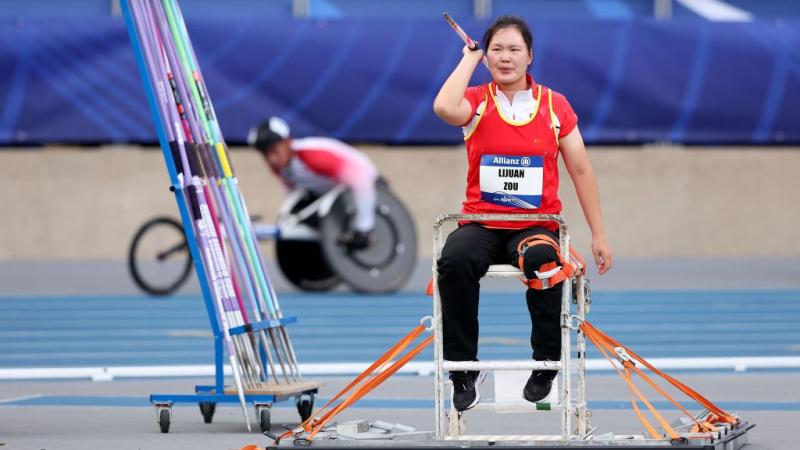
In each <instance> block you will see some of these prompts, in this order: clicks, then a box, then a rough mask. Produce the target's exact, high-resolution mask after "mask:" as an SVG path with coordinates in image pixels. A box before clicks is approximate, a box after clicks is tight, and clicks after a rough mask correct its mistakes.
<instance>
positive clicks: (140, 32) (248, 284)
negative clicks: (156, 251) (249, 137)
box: [123, 0, 302, 428]
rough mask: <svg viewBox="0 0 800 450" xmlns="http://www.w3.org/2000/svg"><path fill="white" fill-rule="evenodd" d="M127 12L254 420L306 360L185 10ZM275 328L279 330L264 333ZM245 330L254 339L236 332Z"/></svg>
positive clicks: (191, 234) (181, 200) (206, 290)
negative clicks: (286, 315) (267, 397)
mask: <svg viewBox="0 0 800 450" xmlns="http://www.w3.org/2000/svg"><path fill="white" fill-rule="evenodd" d="M123 7H124V8H125V9H126V12H127V14H126V18H127V19H128V20H129V24H128V26H129V31H130V32H131V37H132V40H133V43H134V47H138V48H135V50H136V51H137V52H139V53H140V55H141V56H142V60H143V62H144V64H143V66H146V69H145V68H144V67H142V66H141V65H140V69H142V70H143V72H145V71H146V73H143V77H144V78H145V79H146V82H145V85H146V90H147V91H148V96H149V98H150V105H151V109H152V112H153V116H154V120H155V122H156V128H157V131H158V135H159V139H160V141H161V147H162V150H163V151H164V158H165V160H166V162H167V168H168V170H169V173H170V177H171V178H172V184H173V187H174V188H175V191H176V198H177V201H178V206H179V209H180V211H181V215H182V217H183V221H184V229H185V230H186V234H187V238H188V242H189V243H190V245H189V247H190V249H191V251H192V257H193V258H194V261H195V267H196V269H197V273H198V277H199V279H200V284H201V286H202V288H203V294H204V295H205V296H206V299H209V298H212V299H213V304H214V306H215V309H216V315H217V319H218V323H219V324H220V328H221V329H222V332H223V334H224V338H225V345H226V350H227V353H228V355H229V358H230V365H231V369H232V372H233V377H234V381H235V384H236V391H237V394H238V396H239V400H240V402H241V403H242V410H243V412H244V414H245V418H246V419H247V411H246V409H245V398H244V393H245V390H248V391H250V390H253V391H257V390H261V389H263V388H264V387H265V385H266V384H272V383H273V382H274V384H284V385H285V384H295V383H300V382H301V381H302V380H301V377H300V372H299V370H298V367H297V358H296V357H295V354H294V350H293V348H292V343H291V340H290V339H289V335H288V333H287V331H286V329H285V328H284V327H283V326H282V325H279V326H275V324H276V323H281V321H280V319H281V318H282V317H283V314H282V313H281V309H280V306H279V305H278V300H277V297H276V296H275V291H274V289H273V287H272V282H271V281H270V279H269V276H268V275H267V272H266V270H265V267H264V264H263V261H264V260H263V258H262V256H261V250H260V249H259V246H258V244H257V240H256V238H255V234H254V232H253V227H252V224H251V223H250V216H249V214H248V212H247V207H246V206H245V203H244V199H243V198H242V194H241V192H240V190H239V188H238V181H237V179H236V176H235V174H234V173H233V167H232V166H231V163H230V159H229V158H228V148H227V146H226V145H225V141H224V140H223V138H222V132H221V130H220V127H219V123H218V122H217V119H216V115H215V113H214V107H213V106H212V104H211V99H210V98H209V96H208V92H207V90H206V87H205V83H204V81H203V77H202V74H201V73H200V69H199V67H198V63H197V58H196V56H195V53H194V49H193V48H192V44H191V42H190V40H189V35H188V33H187V31H186V26H185V24H184V21H183V16H182V15H181V12H180V9H179V8H178V6H177V4H176V0H127V1H126V2H125V3H124V4H123ZM187 205H188V206H187ZM188 224H191V225H188ZM265 322H268V323H269V324H270V326H262V325H259V324H264V323H265ZM241 327H244V329H245V330H246V331H247V332H246V333H241V334H237V333H233V334H232V333H231V332H230V331H231V329H241ZM259 350H261V351H263V353H264V355H265V358H262V357H260V352H259ZM264 360H266V362H265V361H264ZM266 365H268V367H265V366H266ZM276 366H277V370H276ZM274 384H273V386H274ZM248 428H249V421H248Z"/></svg>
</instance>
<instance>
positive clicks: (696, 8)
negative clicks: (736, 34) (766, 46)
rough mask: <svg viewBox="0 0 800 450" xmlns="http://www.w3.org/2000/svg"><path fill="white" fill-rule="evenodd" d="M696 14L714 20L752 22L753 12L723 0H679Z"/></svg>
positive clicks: (678, 0)
mask: <svg viewBox="0 0 800 450" xmlns="http://www.w3.org/2000/svg"><path fill="white" fill-rule="evenodd" d="M677 2H678V3H680V4H681V5H683V6H684V7H686V8H687V9H690V10H692V11H693V12H694V13H695V14H697V15H699V16H701V17H703V18H705V19H708V20H711V21H713V22H752V21H753V14H751V13H750V12H748V11H745V10H743V9H741V8H737V7H735V6H733V5H729V4H727V3H725V2H724V1H722V0H677Z"/></svg>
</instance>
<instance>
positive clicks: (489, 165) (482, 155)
mask: <svg viewBox="0 0 800 450" xmlns="http://www.w3.org/2000/svg"><path fill="white" fill-rule="evenodd" d="M528 80H529V83H530V86H531V91H532V96H533V101H534V102H535V104H534V107H533V111H535V114H534V113H531V114H530V117H527V118H523V119H522V120H512V119H510V118H508V117H505V115H504V114H503V111H502V110H501V109H500V107H499V106H498V100H497V98H496V95H497V86H496V85H495V84H494V83H489V84H484V85H481V86H474V87H470V88H468V89H467V91H466V92H465V94H464V98H466V99H467V101H469V103H470V105H471V106H472V114H471V117H470V119H469V121H468V122H467V123H466V124H465V125H464V135H465V136H464V140H465V141H466V147H467V160H468V164H469V166H468V170H467V190H466V200H465V201H464V203H463V206H462V213H464V214H479V213H505V214H508V213H512V214H513V213H528V214H559V213H560V212H561V200H560V199H559V198H558V183H559V180H558V150H559V144H558V139H560V138H563V137H564V136H566V135H568V134H569V133H570V132H572V130H573V129H575V126H576V125H577V122H578V117H577V115H576V114H575V111H574V110H573V109H572V107H571V106H570V104H569V102H568V101H567V99H566V98H565V97H564V96H563V95H561V94H559V93H557V92H553V91H552V90H550V89H548V88H545V87H544V86H542V85H539V84H536V83H535V82H534V81H533V80H532V78H531V77H530V76H528ZM556 134H557V135H558V139H557V138H556ZM487 225H488V226H492V227H498V228H525V227H529V226H545V227H547V228H550V229H556V228H557V227H558V226H557V225H556V224H555V223H537V222H491V223H487Z"/></svg>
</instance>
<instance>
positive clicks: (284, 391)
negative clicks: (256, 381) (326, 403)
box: [211, 381, 322, 396]
mask: <svg viewBox="0 0 800 450" xmlns="http://www.w3.org/2000/svg"><path fill="white" fill-rule="evenodd" d="M320 386H322V383H320V382H319V381H301V382H299V383H291V384H275V383H264V384H262V385H260V386H259V387H258V388H256V389H245V390H244V393H245V395H259V394H262V395H280V396H283V395H292V394H302V393H303V392H306V391H310V390H313V389H317V388H319V387H320ZM211 393H212V394H214V393H215V392H214V391H213V390H212V391H211ZM225 394H231V395H236V387H234V386H225Z"/></svg>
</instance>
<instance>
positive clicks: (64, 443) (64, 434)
mask: <svg viewBox="0 0 800 450" xmlns="http://www.w3.org/2000/svg"><path fill="white" fill-rule="evenodd" d="M626 264H627V268H625V267H626ZM2 266H3V267H0V269H2V270H0V274H2V275H0V286H2V292H0V342H2V345H0V447H3V448H12V449H83V448H108V449H117V448H119V449H129V448H131V449H133V448H146V449H161V448H164V449H166V448H170V449H174V448H241V447H242V446H244V445H247V444H258V445H260V446H262V447H263V446H265V445H267V444H268V441H267V439H266V438H264V437H262V436H260V435H259V434H258V433H250V434H248V433H246V430H245V428H244V424H243V420H242V418H241V411H240V410H239V408H238V407H236V406H220V407H219V408H218V410H217V413H216V415H215V418H214V422H213V423H212V424H204V423H203V421H202V418H201V416H200V413H199V411H198V409H197V407H196V406H194V405H190V406H176V407H175V408H174V409H173V421H172V427H171V429H170V432H169V433H168V434H161V433H160V432H159V431H158V426H157V424H156V420H155V414H154V410H153V408H152V406H151V405H150V404H149V402H148V396H149V394H151V393H175V394H186V393H191V392H193V387H194V385H196V384H208V383H210V377H208V376H200V377H184V378H179V377H167V376H153V377H132V376H130V375H128V376H126V375H125V374H124V373H121V374H120V376H118V377H116V378H115V379H113V380H109V381H91V380H89V379H88V377H87V376H83V375H82V376H81V378H75V379H70V378H69V376H68V375H63V374H65V373H66V372H64V371H63V368H65V367H72V368H98V367H107V368H114V367H144V368H150V369H158V368H162V369H163V368H164V367H208V366H209V365H210V364H211V362H212V348H211V337H210V332H209V330H208V319H207V317H206V316H205V310H204V307H203V305H202V301H201V300H200V297H199V296H198V295H197V293H196V286H189V287H187V288H186V289H185V290H184V291H183V292H182V293H180V294H179V295H177V296H175V297H172V298H168V299H150V298H147V297H144V296H142V295H139V294H138V293H136V292H135V290H133V288H132V287H131V286H130V282H129V281H128V280H127V278H126V276H125V275H124V269H123V268H121V267H117V266H114V265H113V264H107V263H103V264H99V263H98V264H97V265H92V264H69V265H66V264H65V263H21V264H16V263H15V264H10V263H8V264H4V265H2ZM768 266H769V267H768ZM427 267H429V262H421V264H420V268H419V270H418V273H417V274H416V275H415V276H414V277H413V279H412V280H411V282H410V283H409V286H408V288H407V289H406V290H404V291H403V292H400V293H398V294H395V295H391V296H358V295H353V294H350V293H348V292H346V291H343V290H340V291H338V292H335V293H333V294H329V295H309V294H302V293H298V292H295V291H292V290H291V289H289V288H288V287H287V286H285V284H283V283H281V282H280V281H278V282H277V284H278V288H279V291H280V294H279V295H280V300H281V305H282V307H283V309H284V312H285V314H287V315H296V316H297V317H298V319H299V321H298V323H297V324H293V325H291V326H290V328H289V330H290V333H291V336H292V339H293V341H294V345H295V349H296V351H297V354H298V357H299V359H300V362H301V365H303V366H304V367H306V368H311V370H310V371H309V370H306V371H305V372H306V378H308V379H313V380H319V381H322V382H323V383H324V386H323V387H322V388H321V391H320V399H319V400H318V401H320V400H324V399H326V398H329V397H330V396H331V395H333V394H334V393H336V392H338V390H339V389H340V388H341V387H342V386H344V385H345V384H346V383H347V382H348V381H349V380H350V379H351V378H352V376H351V375H331V374H330V371H328V374H325V372H326V370H325V368H326V367H327V368H336V367H345V366H346V365H345V363H361V364H362V365H363V363H368V362H370V361H372V360H374V359H375V358H376V357H377V356H379V355H380V354H381V353H382V352H383V351H385V350H386V349H387V348H388V347H389V346H390V345H391V344H392V343H393V342H394V341H396V340H397V339H398V338H399V337H400V336H402V335H403V334H405V333H406V332H407V331H408V330H409V329H410V328H411V327H412V326H413V325H414V324H415V323H416V320H417V319H418V318H419V317H421V316H423V315H426V314H429V313H430V301H429V299H428V298H427V297H425V296H424V295H421V294H420V292H421V289H422V286H423V285H424V281H425V279H426V273H427ZM759 267H764V269H763V270H764V273H758V271H759V270H762V269H758V268H759ZM778 267H779V269H776V265H775V264H774V261H773V264H769V265H765V264H759V263H758V262H756V263H755V264H754V262H753V261H748V262H747V264H744V262H741V261H628V262H626V261H618V264H617V269H625V270H619V272H618V273H623V274H624V276H622V275H614V276H611V275H610V276H609V277H603V278H602V279H598V280H596V282H595V286H596V288H595V292H594V301H593V306H592V313H591V315H590V320H592V322H593V323H594V324H595V325H597V326H598V327H600V328H601V329H603V330H605V331H607V332H608V333H609V334H611V335H612V336H614V337H616V338H617V339H619V340H621V341H622V342H624V343H626V344H627V345H629V346H631V347H632V348H633V349H634V350H636V351H637V352H638V353H640V354H642V355H644V356H646V357H648V358H652V359H654V360H661V361H670V362H669V364H671V365H672V366H671V367H672V369H671V370H669V371H670V373H672V374H674V375H677V376H678V377H679V378H680V379H682V380H683V381H684V382H686V383H687V384H689V385H690V386H692V387H693V388H695V389H697V390H698V391H700V392H701V393H703V394H704V395H706V396H707V397H709V398H710V399H712V400H713V401H716V402H718V403H719V404H720V406H722V407H723V408H726V409H729V410H731V411H733V412H736V413H739V414H740V415H741V416H742V417H744V418H746V419H748V420H750V421H751V422H755V423H756V424H757V427H756V428H755V429H754V430H753V431H752V432H751V436H750V442H751V443H752V444H750V445H749V446H748V447H747V448H753V449H794V448H800V444H797V442H798V440H797V439H796V437H794V435H793V433H792V428H793V426H794V422H795V421H796V420H797V419H798V418H800V376H799V375H800V365H798V363H797V359H798V356H800V355H798V353H800V327H798V326H797V323H798V319H800V279H799V278H800V277H797V276H796V275H795V274H797V273H800V261H794V260H791V261H783V262H782V264H779V265H778ZM754 268H755V269H754ZM274 272H275V271H273V273H274ZM698 273H701V275H698ZM745 275H746V276H745ZM34 279H35V280H38V282H37V283H30V280H34ZM484 290H485V294H484V296H483V297H482V299H483V302H482V304H481V318H482V322H481V324H482V329H481V330H482V334H481V357H482V358H483V359H487V360H488V359H515V358H525V357H527V356H528V355H529V348H528V344H527V334H528V333H529V324H528V319H527V314H526V313H525V307H524V303H523V302H521V301H519V300H520V293H519V289H518V288H517V287H516V286H512V287H508V286H507V285H500V284H496V285H495V284H489V285H486V286H485V287H484ZM588 357H589V359H590V361H596V360H598V358H599V355H598V353H597V352H596V351H590V352H589V355H588ZM430 358H431V353H430V351H427V352H425V353H423V354H422V355H420V357H419V358H418V361H422V362H424V361H430ZM787 361H788V363H787ZM697 362H705V363H708V364H706V365H705V366H704V368H703V369H699V370H698V369H694V370H690V369H687V368H686V367H688V366H691V365H692V364H693V363H697ZM714 362H716V363H714ZM759 364H761V365H763V366H764V367H759ZM781 364H784V366H781ZM34 368H39V369H44V370H43V372H44V373H45V374H47V375H46V377H45V378H42V379H32V377H33V376H32V375H30V374H31V373H32V372H31V369H34ZM153 373H158V372H157V371H154V372H153ZM26 374H27V375H26ZM59 374H62V375H61V376H59ZM58 378H60V379H58ZM432 385H433V381H432V378H431V377H430V376H418V375H413V374H403V375H397V376H395V377H393V378H392V379H390V380H389V381H388V382H387V384H386V385H385V386H382V387H381V388H379V389H378V390H376V391H375V392H373V393H371V394H370V395H369V396H367V397H366V398H365V399H364V400H363V401H362V402H360V403H358V404H356V405H355V406H354V407H352V408H350V409H349V410H347V411H346V412H345V413H343V415H342V417H341V419H340V420H347V419H370V420H375V419H380V420H384V421H388V422H397V423H402V424H405V425H410V426H413V427H416V428H418V429H423V430H430V429H432V428H433V413H432V400H431V398H432V389H433V388H432ZM486 390H488V391H489V392H486ZM483 391H484V395H489V396H491V383H488V382H487V383H485V384H484V390H483ZM588 393H589V402H590V403H589V407H590V408H591V409H592V410H593V412H594V416H593V424H594V425H596V426H598V427H599V430H598V432H608V431H614V432H616V433H640V432H641V427H640V425H639V424H638V422H637V421H636V419H635V417H634V415H633V413H632V412H631V411H630V404H629V402H628V394H627V391H626V389H625V387H624V384H623V382H622V381H621V380H619V379H618V378H617V377H616V376H615V375H613V374H612V373H611V372H610V371H609V370H604V369H603V368H602V367H601V366H600V363H599V362H597V364H594V365H592V366H590V370H589V373H588ZM651 399H655V400H659V399H657V398H656V397H651ZM318 404H320V403H318ZM657 405H658V406H660V407H661V409H663V410H664V411H666V412H667V415H668V416H669V417H671V418H675V417H677V416H678V412H677V411H676V410H675V409H674V408H671V407H669V406H668V405H666V404H664V402H657ZM687 406H690V407H691V408H694V405H691V404H690V403H689V402H687ZM250 413H251V414H252V410H251V411H250ZM477 414H481V415H480V416H478V417H476V418H475V419H472V418H470V420H469V422H468V427H469V430H470V432H476V433H501V432H510V433H515V434H519V432H520V431H519V430H520V429H523V427H524V429H526V430H527V431H526V433H542V434H555V432H556V430H557V429H558V425H557V421H558V417H557V415H554V414H536V415H534V416H530V415H523V416H517V415H502V416H496V415H491V414H488V413H483V412H481V413H476V415H477ZM251 417H252V416H251ZM296 420H297V413H296V410H295V408H294V405H293V404H288V403H278V404H276V406H275V408H274V409H273V429H279V428H281V426H282V424H293V423H295V422H296Z"/></svg>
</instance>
